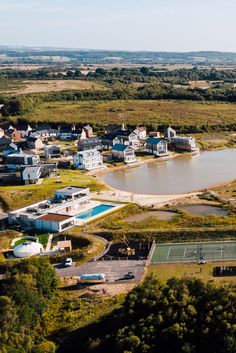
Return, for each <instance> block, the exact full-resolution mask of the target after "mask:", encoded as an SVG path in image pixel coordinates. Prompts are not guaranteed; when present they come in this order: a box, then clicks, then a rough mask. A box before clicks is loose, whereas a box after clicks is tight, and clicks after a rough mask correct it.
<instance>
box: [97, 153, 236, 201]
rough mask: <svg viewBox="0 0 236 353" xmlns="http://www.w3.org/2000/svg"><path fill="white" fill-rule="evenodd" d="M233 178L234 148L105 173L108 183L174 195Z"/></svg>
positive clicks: (136, 191)
mask: <svg viewBox="0 0 236 353" xmlns="http://www.w3.org/2000/svg"><path fill="white" fill-rule="evenodd" d="M232 179H236V149H227V150H222V151H210V152H203V153H200V154H199V155H195V156H191V155H186V154H185V155H183V156H180V157H178V158H174V159H172V160H169V161H162V162H160V161H154V162H153V163H146V164H142V165H141V166H139V167H131V168H127V169H123V170H117V171H114V172H111V173H108V174H105V175H104V177H103V180H104V181H105V182H106V183H107V184H108V185H110V186H112V187H114V188H116V189H120V190H125V191H129V192H133V193H139V194H156V195H173V194H181V193H188V192H192V191H196V190H202V189H206V188H208V187H209V186H212V185H215V184H218V183H222V182H226V181H230V180H232Z"/></svg>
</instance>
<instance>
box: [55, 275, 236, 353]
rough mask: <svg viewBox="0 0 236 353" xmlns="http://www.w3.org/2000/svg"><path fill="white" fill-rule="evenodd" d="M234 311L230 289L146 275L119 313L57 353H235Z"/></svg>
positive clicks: (71, 338) (75, 335)
mask: <svg viewBox="0 0 236 353" xmlns="http://www.w3.org/2000/svg"><path fill="white" fill-rule="evenodd" d="M235 310H236V301H235V293H234V292H233V290H232V289H231V288H230V287H227V286H215V285H212V284H209V283H208V284H206V283H203V282H201V281H200V280H197V279H182V280H178V279H175V278H172V279H170V280H169V281H168V282H167V283H166V284H165V285H163V284H160V283H159V282H158V280H157V279H156V278H155V277H148V278H147V279H146V280H145V281H144V282H143V284H142V285H140V286H139V287H137V288H135V289H134V290H133V291H132V292H131V293H129V294H128V295H127V298H126V299H125V302H124V303H123V305H122V306H121V308H120V309H118V310H115V311H114V312H112V313H111V314H110V315H108V316H107V317H104V318H101V319H100V320H99V321H98V322H96V323H92V324H91V325H90V326H89V327H85V328H84V329H81V330H78V331H75V332H72V333H71V334H70V335H68V337H66V339H65V341H64V342H63V343H62V344H61V347H60V349H59V352H60V353H62V352H63V353H64V352H71V353H73V352H81V353H82V352H83V353H86V352H94V353H106V352H107V353H110V352H111V351H112V352H113V353H116V352H117V353H131V352H133V353H157V352H160V353H172V352H173V353H202V352H208V353H223V352H224V353H225V352H228V353H234V352H235V350H236V339H235V337H236V336H235V333H236V332H235V315H236V312H235ZM88 337H89V338H88ZM111 347H112V350H111Z"/></svg>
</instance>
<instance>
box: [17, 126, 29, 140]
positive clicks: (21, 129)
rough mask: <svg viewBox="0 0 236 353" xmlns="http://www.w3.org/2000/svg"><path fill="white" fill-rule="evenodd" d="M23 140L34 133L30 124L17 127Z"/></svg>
mask: <svg viewBox="0 0 236 353" xmlns="http://www.w3.org/2000/svg"><path fill="white" fill-rule="evenodd" d="M15 127H16V128H17V130H18V131H19V133H20V134H21V137H22V138H25V137H28V136H29V135H30V133H31V132H32V131H33V129H32V127H31V126H30V125H29V124H26V125H17V126H15Z"/></svg>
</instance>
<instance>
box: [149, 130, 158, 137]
mask: <svg viewBox="0 0 236 353" xmlns="http://www.w3.org/2000/svg"><path fill="white" fill-rule="evenodd" d="M149 137H161V134H160V132H159V131H151V132H149Z"/></svg>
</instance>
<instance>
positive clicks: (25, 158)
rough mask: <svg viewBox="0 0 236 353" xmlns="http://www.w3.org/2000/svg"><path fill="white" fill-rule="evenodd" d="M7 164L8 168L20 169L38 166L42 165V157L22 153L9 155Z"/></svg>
mask: <svg viewBox="0 0 236 353" xmlns="http://www.w3.org/2000/svg"><path fill="white" fill-rule="evenodd" d="M6 163H7V166H8V168H18V167H20V166H23V165H38V164H40V157H39V156H37V155H35V154H26V153H24V152H23V151H20V152H18V153H12V154H10V155H8V156H7V158H6Z"/></svg>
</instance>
